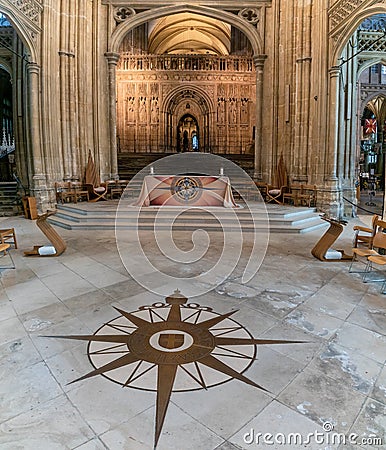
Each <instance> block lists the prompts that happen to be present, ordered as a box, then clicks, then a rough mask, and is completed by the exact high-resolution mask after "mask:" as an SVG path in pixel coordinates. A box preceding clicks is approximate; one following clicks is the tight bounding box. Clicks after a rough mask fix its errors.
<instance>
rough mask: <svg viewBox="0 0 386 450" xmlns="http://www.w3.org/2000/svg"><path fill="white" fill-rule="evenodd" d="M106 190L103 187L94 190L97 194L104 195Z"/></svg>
mask: <svg viewBox="0 0 386 450" xmlns="http://www.w3.org/2000/svg"><path fill="white" fill-rule="evenodd" d="M105 190H106V189H105V188H104V187H103V186H99V187H96V188H94V191H95V192H96V193H97V194H103V192H104V191H105Z"/></svg>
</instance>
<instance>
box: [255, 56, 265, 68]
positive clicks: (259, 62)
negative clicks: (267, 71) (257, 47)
mask: <svg viewBox="0 0 386 450" xmlns="http://www.w3.org/2000/svg"><path fill="white" fill-rule="evenodd" d="M266 59H267V55H256V56H254V57H253V64H254V65H255V68H256V70H262V69H263V67H264V63H265V60H266Z"/></svg>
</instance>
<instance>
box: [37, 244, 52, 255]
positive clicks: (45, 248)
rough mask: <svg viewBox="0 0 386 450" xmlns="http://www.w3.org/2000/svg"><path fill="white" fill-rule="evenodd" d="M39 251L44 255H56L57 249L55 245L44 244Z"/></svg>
mask: <svg viewBox="0 0 386 450" xmlns="http://www.w3.org/2000/svg"><path fill="white" fill-rule="evenodd" d="M38 253H39V255H42V256H47V255H55V254H56V250H55V247H54V246H53V245H43V247H39V249H38Z"/></svg>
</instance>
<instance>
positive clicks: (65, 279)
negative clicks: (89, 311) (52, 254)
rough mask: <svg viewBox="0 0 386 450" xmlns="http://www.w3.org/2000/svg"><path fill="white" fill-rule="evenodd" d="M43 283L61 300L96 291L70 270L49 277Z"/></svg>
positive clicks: (43, 279)
mask: <svg viewBox="0 0 386 450" xmlns="http://www.w3.org/2000/svg"><path fill="white" fill-rule="evenodd" d="M42 281H43V283H44V284H45V285H46V286H47V287H48V288H49V289H50V290H51V291H52V292H53V293H54V294H55V295H56V296H57V297H58V298H59V299H60V300H66V299H68V298H71V297H74V296H75V295H81V294H85V293H86V292H90V291H93V290H95V286H93V285H92V284H91V283H89V282H88V281H87V280H85V279H83V278H82V277H80V276H79V275H77V274H76V273H74V272H72V271H70V270H66V271H63V272H61V273H60V274H55V275H49V276H47V277H44V278H42Z"/></svg>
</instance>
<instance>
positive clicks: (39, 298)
mask: <svg viewBox="0 0 386 450" xmlns="http://www.w3.org/2000/svg"><path fill="white" fill-rule="evenodd" d="M6 292H7V295H8V297H9V299H10V300H11V301H12V305H13V307H14V308H15V310H16V312H17V313H18V314H24V313H27V312H29V311H33V310H35V309H39V308H42V307H44V306H48V305H52V304H54V303H57V302H58V301H59V300H58V298H57V297H56V295H55V294H54V293H53V292H52V291H51V290H50V289H49V288H48V287H47V286H46V285H45V284H44V283H43V282H42V281H41V280H39V279H37V278H35V279H33V280H29V281H26V282H24V283H20V284H16V285H14V286H10V287H8V288H6Z"/></svg>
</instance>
